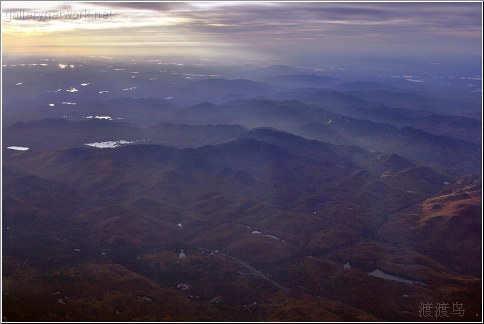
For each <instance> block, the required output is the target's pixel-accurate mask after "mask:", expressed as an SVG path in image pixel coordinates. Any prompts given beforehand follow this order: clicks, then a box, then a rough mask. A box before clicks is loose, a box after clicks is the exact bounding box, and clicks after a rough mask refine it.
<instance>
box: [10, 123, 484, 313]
mask: <svg viewBox="0 0 484 324" xmlns="http://www.w3.org/2000/svg"><path fill="white" fill-rule="evenodd" d="M3 175H4V179H3V190H4V198H3V204H4V211H3V226H4V231H3V233H4V235H3V237H2V238H3V242H2V244H3V253H4V262H3V276H4V296H3V297H4V298H3V303H4V304H3V306H4V315H5V316H6V318H7V320H52V321H58V320H59V321H72V320H74V321H76V320H83V321H89V320H94V321H96V320H107V321H121V320H140V321H162V320H197V321H210V320H232V321H234V320H249V321H262V320H265V321H267V320H272V321H278V320H279V321H285V320H305V321H308V320H311V321H330V320H340V321H341V320H343V321H360V320H365V321H371V320H402V321H407V320H415V321H418V320H421V319H422V318H421V317H419V306H420V302H422V301H427V300H432V301H439V302H446V303H449V304H450V305H452V303H454V302H459V303H463V305H464V307H465V310H466V312H465V314H464V317H462V318H461V317H458V316H457V317H456V316H454V317H452V320H461V319H462V320H476V319H480V318H481V317H480V316H481V315H480V314H481V312H480V299H479V296H481V293H482V292H481V288H480V287H481V279H480V275H479V273H478V271H476V267H477V266H478V265H479V264H480V261H481V242H480V227H479V226H477V225H478V224H479V222H480V219H478V217H477V210H478V209H479V208H480V205H481V201H480V189H479V188H480V182H479V179H477V178H474V177H472V176H469V177H467V178H456V177H452V176H451V175H449V174H445V173H442V171H438V170H435V169H433V168H432V167H428V166H425V165H421V164H420V163H419V162H415V161H412V160H409V159H407V158H404V157H402V156H399V155H396V154H393V155H391V154H379V153H368V152H366V151H364V150H362V149H359V148H356V147H352V146H340V145H334V144H327V143H324V142H319V141H310V140H307V139H304V138H302V137H297V136H294V135H291V134H288V133H283V132H280V131H277V130H273V129H258V130H253V131H250V132H246V133H244V134H243V135H242V136H241V137H240V138H239V139H236V140H234V141H231V142H228V143H223V144H219V145H214V146H202V147H199V148H192V149H177V148H174V147H168V146H159V145H130V146H125V147H119V148H115V149H96V148H88V147H84V148H71V149H64V150H34V149H31V150H29V151H23V152H14V151H10V150H8V151H5V152H4V174H3ZM462 202H465V204H466V205H468V206H469V207H465V208H464V207H460V206H461V204H462ZM449 233H455V234H454V236H452V238H451V240H448V237H449ZM415 238H418V240H417V239H415ZM448 246H451V249H450V248H449V252H450V254H449V256H448V257H446V256H445V255H444V254H443V251H444V250H447V247H448ZM460 252H462V253H460ZM375 270H378V271H376V272H374V271H375ZM381 271H383V272H384V273H387V274H390V275H393V276H394V277H393V280H389V279H384V278H379V277H375V276H373V275H371V273H372V274H375V273H381ZM387 278H388V277H387ZM395 278H398V279H399V280H400V281H396V280H395ZM476 314H478V316H477V317H476Z"/></svg>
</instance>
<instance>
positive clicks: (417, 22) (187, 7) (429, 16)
mask: <svg viewBox="0 0 484 324" xmlns="http://www.w3.org/2000/svg"><path fill="white" fill-rule="evenodd" d="M7 4H9V3H8V2H7ZM2 5H3V4H2ZM22 9H23V10H24V11H26V12H42V11H45V12H53V11H58V10H62V11H63V12H64V13H68V12H85V13H87V12H88V13H90V14H96V13H98V12H103V13H107V12H109V13H110V17H109V19H70V20H69V19H60V18H59V17H55V18H52V17H50V18H49V19H44V21H36V20H34V19H31V20H25V19H24V20H19V19H15V18H13V17H14V15H15V13H18V12H19V11H20V10H22ZM9 18H10V19H9ZM2 24H3V28H2V34H3V36H4V51H5V52H6V53H7V54H8V53H17V54H21V53H24V52H30V53H32V52H34V53H35V52H46V51H47V52H48V51H50V52H56V53H57V54H59V53H64V54H72V55H75V54H80V55H83V54H86V53H90V54H96V55H97V54H108V55H116V54H118V55H121V54H123V55H141V54H142V53H145V54H146V50H144V51H143V50H142V49H143V48H148V49H149V53H150V54H152V55H163V54H167V53H168V54H169V55H183V56H187V57H190V56H194V57H196V56H200V55H202V56H212V57H220V56H227V55H232V56H234V55H235V57H237V58H239V57H246V58H248V59H250V58H264V57H267V58H268V57H275V56H277V59H280V60H282V61H284V60H285V59H289V58H293V57H297V56H300V57H310V56H315V55H329V54H331V55H339V54H344V55H348V53H354V54H358V53H360V54H362V55H377V54H378V55H410V54H412V55H414V56H419V55H420V56H432V55H437V54H442V55H480V51H481V35H482V27H481V26H482V14H481V4H480V3H429V2H427V3H408V2H407V3H389V2H386V3H377V2H372V3H357V2H352V3H336V2H319V3H294V2H291V3H281V2H276V3H274V2H258V3H255V2H251V3H248V2H196V3H195V2H191V3H156V2H146V3H143V2H136V3H135V2H131V3H130V2H122V3H114V2H106V3H102V2H97V3H70V2H60V3H57V2H56V3H45V2H44V3H42V4H41V5H40V4H33V3H29V2H15V3H11V4H9V5H7V6H4V10H3V12H2ZM93 45H95V46H93ZM49 48H50V49H49ZM39 54H44V53H39ZM45 54H48V53H45Z"/></svg>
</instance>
